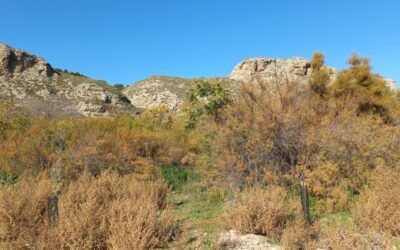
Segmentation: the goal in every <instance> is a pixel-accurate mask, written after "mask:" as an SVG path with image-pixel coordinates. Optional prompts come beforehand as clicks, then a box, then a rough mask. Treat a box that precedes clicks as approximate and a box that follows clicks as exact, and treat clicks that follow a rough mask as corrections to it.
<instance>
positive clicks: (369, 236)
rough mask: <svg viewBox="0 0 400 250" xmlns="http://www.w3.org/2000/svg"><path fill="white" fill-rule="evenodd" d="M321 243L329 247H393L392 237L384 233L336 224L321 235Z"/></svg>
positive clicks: (359, 249)
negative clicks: (361, 231)
mask: <svg viewBox="0 0 400 250" xmlns="http://www.w3.org/2000/svg"><path fill="white" fill-rule="evenodd" d="M321 245H323V246H324V247H325V248H329V249H358V250H363V249H391V247H392V242H391V237H389V236H388V235H387V234H384V233H383V234H382V233H371V232H367V233H364V234H362V233H360V232H356V231H354V230H350V229H347V228H344V227H343V226H340V225H334V226H332V227H330V228H328V229H326V230H325V231H324V232H323V233H322V235H321Z"/></svg>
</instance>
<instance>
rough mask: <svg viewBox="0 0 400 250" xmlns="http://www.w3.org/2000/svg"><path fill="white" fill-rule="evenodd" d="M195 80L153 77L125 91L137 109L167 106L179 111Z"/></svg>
mask: <svg viewBox="0 0 400 250" xmlns="http://www.w3.org/2000/svg"><path fill="white" fill-rule="evenodd" d="M193 82H194V80H193V79H188V78H180V77H173V76H151V77H149V78H146V79H144V80H141V81H139V82H136V83H134V84H132V86H130V87H128V88H126V89H125V90H124V91H123V94H125V95H126V96H127V97H128V98H129V100H130V101H131V103H132V104H133V105H134V106H135V107H140V108H153V107H157V106H162V105H163V106H165V107H167V108H169V109H170V110H172V111H176V110H178V107H179V106H180V104H182V102H183V100H184V97H185V94H186V92H187V91H188V90H189V89H190V87H191V86H192V84H193Z"/></svg>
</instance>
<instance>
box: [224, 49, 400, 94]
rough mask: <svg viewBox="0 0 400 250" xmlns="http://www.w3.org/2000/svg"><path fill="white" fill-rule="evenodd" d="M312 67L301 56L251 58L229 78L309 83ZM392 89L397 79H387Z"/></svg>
mask: <svg viewBox="0 0 400 250" xmlns="http://www.w3.org/2000/svg"><path fill="white" fill-rule="evenodd" d="M327 67H328V68H329V70H330V72H331V82H333V81H334V80H335V79H336V74H337V70H336V69H335V68H333V67H330V66H327ZM311 73H312V69H311V66H310V61H309V60H307V59H304V58H300V57H294V58H289V59H275V58H250V59H247V60H245V61H242V62H240V63H239V64H238V65H236V67H235V68H234V69H233V71H232V72H231V73H230V74H229V76H228V78H229V79H234V80H237V81H241V82H253V81H257V80H261V81H266V82H269V83H275V82H281V83H282V82H285V81H289V82H293V81H295V82H298V83H300V84H305V83H307V80H308V79H309V77H310V75H311ZM386 82H387V85H388V87H389V88H390V89H391V90H398V86H397V83H396V81H394V80H391V79H386Z"/></svg>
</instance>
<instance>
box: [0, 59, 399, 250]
mask: <svg viewBox="0 0 400 250" xmlns="http://www.w3.org/2000/svg"><path fill="white" fill-rule="evenodd" d="M349 64H350V67H349V68H348V69H345V70H343V71H340V72H337V77H336V79H333V78H332V77H331V76H332V72H330V70H329V69H328V68H327V66H325V65H324V56H323V54H322V53H316V54H314V56H313V60H312V61H311V68H312V75H311V78H310V80H309V82H308V84H307V86H301V85H299V84H298V83H296V82H288V81H285V80H283V79H276V80H277V81H275V83H276V82H278V83H280V84H269V83H268V82H262V81H257V82H251V83H244V84H243V85H242V87H241V90H240V92H239V93H238V94H237V95H235V96H233V94H232V93H230V92H229V91H228V90H227V89H225V88H224V86H223V85H221V84H220V83H219V82H217V81H216V82H214V81H211V82H207V81H204V80H198V81H196V83H195V84H194V85H193V87H192V89H191V90H190V91H189V92H188V95H187V98H186V102H185V104H184V106H183V108H182V111H181V112H180V113H178V114H174V113H171V112H170V111H169V110H167V109H165V108H157V109H152V110H147V111H146V112H144V113H142V114H141V115H140V116H130V115H120V116H117V117H112V118H75V119H73V118H70V119H49V118H44V117H34V118H29V117H27V116H25V115H24V114H23V113H21V112H20V110H18V108H16V107H15V106H14V105H13V103H12V101H7V102H3V103H1V110H0V138H1V140H0V183H1V188H0V237H1V239H2V240H1V243H0V245H1V248H11V249H20V248H24V247H28V248H35V249H36V248H50V249H53V248H73V249H108V248H110V249H148V248H164V247H166V248H167V247H176V248H178V249H185V248H205V249H212V248H218V247H219V246H218V244H217V242H218V235H219V233H221V231H223V230H227V229H235V230H238V231H239V232H241V233H255V234H261V235H265V236H267V237H270V238H271V240H273V241H274V242H276V243H278V244H280V245H282V246H283V247H284V248H285V249H313V248H331V249H365V248H368V247H369V248H371V247H381V248H386V249H388V248H390V247H392V246H394V245H396V244H398V242H399V240H398V238H399V237H400V225H399V223H398V221H400V213H399V211H398V210H399V209H398V208H399V206H400V200H399V196H398V193H399V192H400V185H399V182H398V179H399V177H400V165H399V162H400V150H399V149H400V148H399V145H400V127H399V126H398V125H397V124H396V122H395V121H396V120H398V119H399V115H400V108H399V107H400V106H399V104H400V103H399V102H400V99H399V98H398V96H399V94H398V93H394V92H393V91H392V90H390V89H389V88H388V87H387V86H386V83H385V82H384V79H383V78H381V77H380V76H379V75H377V74H375V73H372V72H371V67H370V65H369V60H368V59H366V58H362V57H359V56H357V55H352V57H351V58H350V59H349ZM331 78H332V79H331ZM300 176H305V183H306V185H307V187H308V191H309V196H310V202H309V205H310V211H311V218H312V222H311V223H310V224H308V223H307V222H306V221H305V220H304V218H303V215H302V210H301V203H300V190H299V180H300ZM54 195H55V196H56V197H57V198H58V209H59V214H58V217H57V223H56V224H55V225H53V224H52V223H51V221H50V220H49V213H50V210H49V208H48V198H49V197H50V196H54Z"/></svg>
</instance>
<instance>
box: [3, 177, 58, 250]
mask: <svg viewBox="0 0 400 250" xmlns="http://www.w3.org/2000/svg"><path fill="white" fill-rule="evenodd" d="M50 193H51V181H50V178H49V176H48V175H47V174H44V173H43V174H40V175H38V176H37V177H28V176H24V177H23V178H22V180H21V181H20V182H18V183H17V184H14V185H5V186H3V185H0V234H1V238H3V239H4V240H3V241H4V242H5V243H4V245H3V246H1V244H0V247H1V248H10V249H16V248H22V247H26V246H28V247H33V248H35V245H36V244H37V242H38V241H40V240H43V237H44V235H45V234H46V231H47V230H46V228H47V214H46V208H47V198H48V197H49V196H50Z"/></svg>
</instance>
